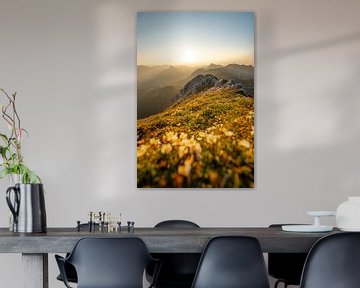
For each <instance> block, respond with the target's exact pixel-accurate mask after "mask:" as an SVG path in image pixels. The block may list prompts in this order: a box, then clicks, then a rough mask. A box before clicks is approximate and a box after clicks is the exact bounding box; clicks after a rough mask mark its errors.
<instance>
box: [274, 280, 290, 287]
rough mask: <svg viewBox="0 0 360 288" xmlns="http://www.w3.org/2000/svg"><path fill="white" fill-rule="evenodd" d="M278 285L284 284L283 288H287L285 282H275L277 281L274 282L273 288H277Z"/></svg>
mask: <svg viewBox="0 0 360 288" xmlns="http://www.w3.org/2000/svg"><path fill="white" fill-rule="evenodd" d="M280 283H284V288H287V287H288V285H287V283H286V282H283V281H281V280H277V281H276V282H275V284H274V288H277V287H278V285H279V284H280Z"/></svg>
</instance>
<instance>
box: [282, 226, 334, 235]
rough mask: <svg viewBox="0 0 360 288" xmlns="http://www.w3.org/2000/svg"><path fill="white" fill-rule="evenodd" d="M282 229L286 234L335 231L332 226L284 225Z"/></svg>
mask: <svg viewBox="0 0 360 288" xmlns="http://www.w3.org/2000/svg"><path fill="white" fill-rule="evenodd" d="M281 229H282V230H283V231H286V232H308V233H311V232H312V233H315V232H330V231H332V230H333V227H332V226H325V225H320V226H315V225H282V226H281Z"/></svg>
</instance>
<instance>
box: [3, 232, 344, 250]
mask: <svg viewBox="0 0 360 288" xmlns="http://www.w3.org/2000/svg"><path fill="white" fill-rule="evenodd" d="M334 233H338V231H337V230H334V231H332V232H329V233H294V232H283V231H282V230H281V228H280V227H274V228H267V227H257V228H250V227H249V228H243V227H228V228H225V227H224V228H136V227H135V229H134V232H128V231H127V228H126V227H124V228H123V229H122V231H121V232H120V233H119V232H111V233H104V232H100V231H96V232H89V231H87V230H82V231H80V232H78V231H77V229H76V228H48V232H47V233H27V234H21V233H13V232H9V231H8V229H7V228H0V253H65V252H70V251H71V250H72V248H73V247H74V245H75V243H76V242H77V241H78V240H79V239H80V238H83V237H139V238H141V239H142V240H143V241H144V242H145V243H146V245H147V247H148V249H149V251H150V252H152V253H165V252H168V253H201V251H202V250H203V248H204V247H205V245H206V243H207V242H208V240H209V239H210V238H212V237H215V236H221V235H241V236H252V237H255V238H257V239H258V240H259V242H260V245H261V248H262V250H263V252H295V253H298V252H308V251H309V250H310V248H311V247H312V245H313V244H314V243H315V242H316V241H317V240H318V239H320V238H321V237H323V236H326V235H330V234H334Z"/></svg>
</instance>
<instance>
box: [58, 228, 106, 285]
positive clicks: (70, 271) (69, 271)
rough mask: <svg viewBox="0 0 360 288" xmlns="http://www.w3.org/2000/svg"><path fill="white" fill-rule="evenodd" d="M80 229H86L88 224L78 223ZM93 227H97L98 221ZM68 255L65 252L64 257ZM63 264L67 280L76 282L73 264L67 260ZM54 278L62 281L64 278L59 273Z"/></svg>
mask: <svg viewBox="0 0 360 288" xmlns="http://www.w3.org/2000/svg"><path fill="white" fill-rule="evenodd" d="M80 229H81V230H84V229H86V230H88V229H89V224H88V223H82V224H80ZM95 229H99V224H98V223H95ZM68 256H69V253H67V254H66V257H68ZM64 266H65V274H66V277H67V280H68V282H71V283H77V275H76V270H75V268H74V266H73V265H71V264H70V263H67V262H65V263H64ZM56 279H57V280H59V281H62V282H64V280H63V279H62V277H61V274H59V275H58V276H57V277H56Z"/></svg>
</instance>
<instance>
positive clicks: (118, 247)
mask: <svg viewBox="0 0 360 288" xmlns="http://www.w3.org/2000/svg"><path fill="white" fill-rule="evenodd" d="M55 258H56V262H57V264H58V267H59V270H60V275H61V277H62V279H63V282H64V284H65V286H66V287H70V285H69V282H68V279H67V275H66V272H65V263H70V264H71V265H73V266H74V267H75V269H76V273H77V280H78V284H77V287H78V288H93V287H101V288H115V287H116V288H142V287H143V273H144V270H145V268H146V267H147V266H148V265H149V264H150V263H153V262H156V260H155V259H153V258H152V257H151V255H150V254H149V251H148V249H147V247H146V245H145V243H144V242H143V241H142V240H141V239H139V238H105V237H103V238H82V239H80V240H79V241H78V242H77V244H76V245H75V247H74V249H73V251H72V252H71V253H70V255H69V256H68V257H67V258H63V257H61V256H59V255H55ZM158 271H159V265H157V266H156V268H155V272H154V275H155V277H154V280H156V275H157V273H158ZM150 287H153V284H151V285H150Z"/></svg>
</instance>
